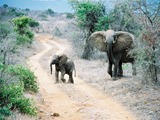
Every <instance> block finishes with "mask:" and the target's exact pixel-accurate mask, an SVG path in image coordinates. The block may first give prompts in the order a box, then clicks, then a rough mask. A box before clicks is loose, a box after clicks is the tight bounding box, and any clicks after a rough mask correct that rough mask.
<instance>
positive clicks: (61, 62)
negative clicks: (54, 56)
mask: <svg viewBox="0 0 160 120" xmlns="http://www.w3.org/2000/svg"><path fill="white" fill-rule="evenodd" d="M67 59H68V57H67V55H64V54H63V55H60V56H59V66H61V65H63V64H64V63H66V62H67Z"/></svg>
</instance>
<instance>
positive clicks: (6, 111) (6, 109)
mask: <svg viewBox="0 0 160 120" xmlns="http://www.w3.org/2000/svg"><path fill="white" fill-rule="evenodd" d="M0 106H1V105H0ZM10 115H11V110H10V106H3V107H2V108H1V107H0V120H4V118H5V117H6V116H10Z"/></svg>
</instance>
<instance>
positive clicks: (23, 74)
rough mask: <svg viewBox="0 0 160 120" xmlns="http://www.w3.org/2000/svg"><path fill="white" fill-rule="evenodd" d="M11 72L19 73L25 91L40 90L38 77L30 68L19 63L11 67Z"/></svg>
mask: <svg viewBox="0 0 160 120" xmlns="http://www.w3.org/2000/svg"><path fill="white" fill-rule="evenodd" d="M9 72H10V73H11V74H13V75H17V77H18V78H19V79H20V81H22V82H23V84H24V90H25V91H32V92H37V91H38V85H37V81H36V77H35V75H34V74H33V72H31V71H30V70H29V69H27V68H25V67H22V66H18V65H17V66H13V67H10V68H9Z"/></svg>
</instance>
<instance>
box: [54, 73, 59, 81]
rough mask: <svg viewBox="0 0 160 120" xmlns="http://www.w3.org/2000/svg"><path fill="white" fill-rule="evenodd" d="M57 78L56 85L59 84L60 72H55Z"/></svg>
mask: <svg viewBox="0 0 160 120" xmlns="http://www.w3.org/2000/svg"><path fill="white" fill-rule="evenodd" d="M55 78H56V83H58V82H59V72H58V71H55Z"/></svg>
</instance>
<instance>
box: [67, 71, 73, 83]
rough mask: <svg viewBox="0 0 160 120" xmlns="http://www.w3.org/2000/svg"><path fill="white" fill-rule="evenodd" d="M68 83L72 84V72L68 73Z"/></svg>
mask: <svg viewBox="0 0 160 120" xmlns="http://www.w3.org/2000/svg"><path fill="white" fill-rule="evenodd" d="M68 83H74V80H73V76H72V72H71V73H69V80H68Z"/></svg>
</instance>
